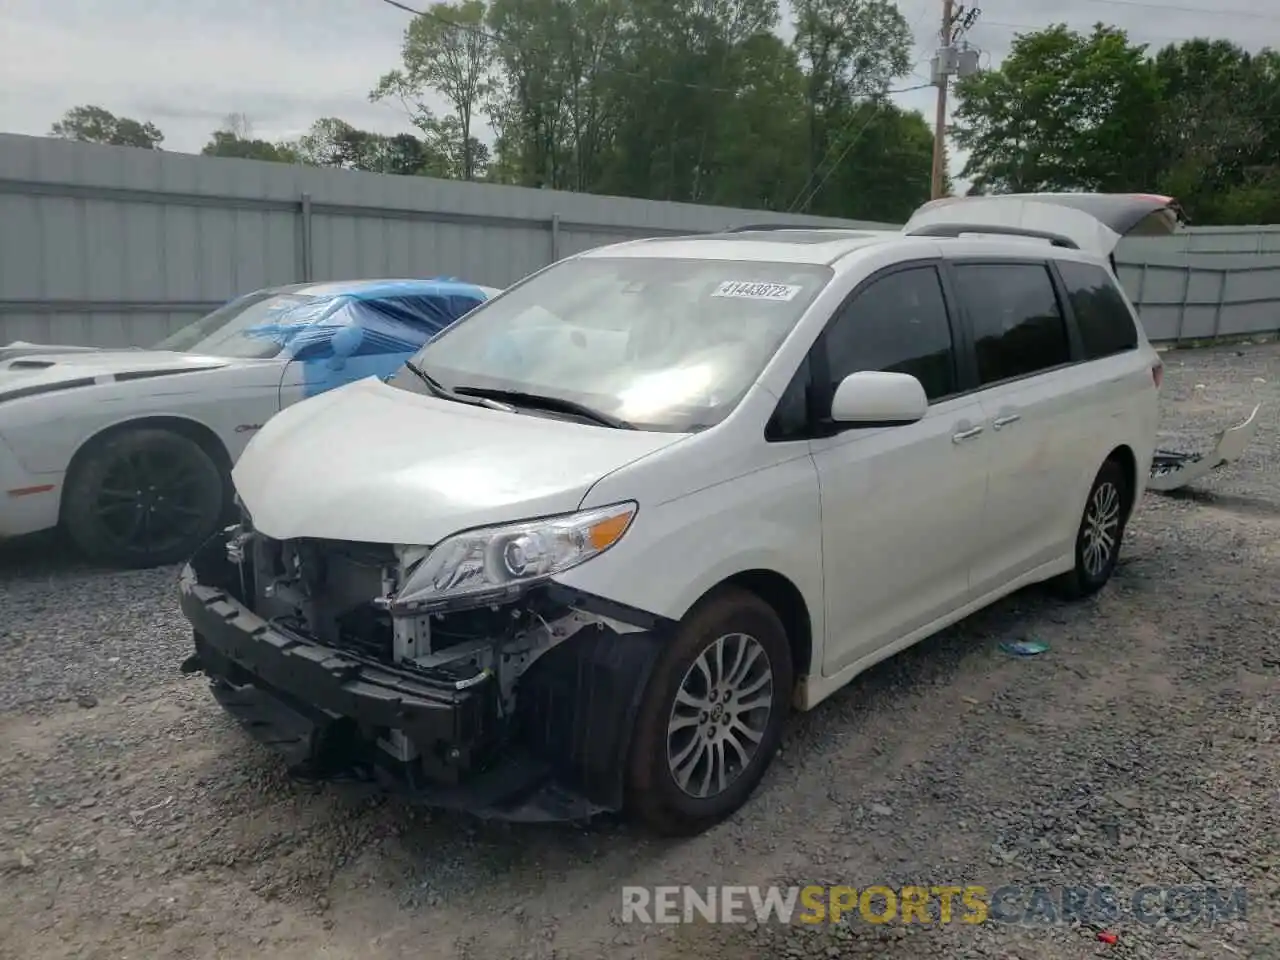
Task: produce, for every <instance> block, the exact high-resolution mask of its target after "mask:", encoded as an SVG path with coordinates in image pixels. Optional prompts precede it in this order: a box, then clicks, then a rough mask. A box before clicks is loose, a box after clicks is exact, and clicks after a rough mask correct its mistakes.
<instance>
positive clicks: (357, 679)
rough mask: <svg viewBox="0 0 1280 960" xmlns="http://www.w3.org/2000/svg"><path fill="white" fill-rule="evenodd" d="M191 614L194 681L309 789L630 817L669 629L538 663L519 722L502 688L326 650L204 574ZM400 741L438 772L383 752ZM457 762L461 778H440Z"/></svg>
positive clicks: (475, 810) (503, 811)
mask: <svg viewBox="0 0 1280 960" xmlns="http://www.w3.org/2000/svg"><path fill="white" fill-rule="evenodd" d="M580 600H581V602H582V605H583V607H590V606H593V605H594V604H593V603H592V602H591V598H580ZM180 602H181V605H182V609H183V612H184V614H185V615H186V616H187V618H188V620H190V621H191V624H192V627H193V629H194V632H195V645H196V652H195V655H194V656H193V657H192V658H190V659H189V660H188V661H187V662H186V663H185V664H184V665H183V670H184V672H195V671H197V670H198V671H201V672H203V673H205V674H206V675H207V676H209V677H210V678H211V679H212V680H213V681H214V694H215V696H216V697H217V698H218V700H219V702H220V703H221V704H222V705H223V707H224V708H225V709H226V710H227V711H228V712H229V713H231V714H232V715H233V716H234V717H236V719H237V720H239V721H240V722H241V724H242V725H243V726H244V727H245V729H246V730H248V732H249V733H250V734H251V735H253V736H254V737H255V738H256V739H258V740H259V741H261V742H263V743H266V744H267V745H269V746H271V747H272V748H273V749H275V750H277V751H278V752H280V753H282V754H283V755H284V756H285V757H286V758H287V760H288V761H289V763H290V764H291V766H292V767H293V769H294V771H295V772H297V773H300V774H302V775H305V776H306V777H308V778H309V779H316V780H335V779H337V780H341V779H358V780H365V781H372V782H376V783H378V784H379V785H381V786H383V787H385V788H388V789H390V790H393V791H394V792H397V793H400V794H403V795H405V796H407V797H409V798H410V799H412V800H414V801H417V802H420V803H423V804H426V805H429V806H433V807H443V808H452V809H459V810H465V811H467V812H469V813H471V814H473V815H476V816H479V817H484V818H494V819H504V820H513V821H547V820H570V819H579V818H585V817H589V816H591V815H593V814H596V813H600V812H604V811H616V810H620V809H621V807H622V793H623V771H624V769H625V757H626V755H627V751H628V748H629V746H630V735H631V727H632V724H633V721H634V717H635V713H636V710H637V708H638V704H639V701H640V697H641V695H642V693H643V690H644V687H645V684H646V683H647V680H648V676H649V671H650V669H651V666H652V663H653V662H654V660H655V658H656V655H657V651H658V649H659V647H660V644H661V643H662V642H664V638H665V634H666V629H665V627H664V626H663V625H662V624H661V623H658V622H652V621H651V622H649V623H647V624H646V629H639V630H634V631H624V632H618V631H616V630H614V629H612V628H611V627H609V626H608V625H607V623H606V622H605V621H604V620H601V621H600V622H598V623H596V624H595V626H594V627H593V628H589V629H582V630H580V631H579V632H578V633H577V634H575V635H574V636H572V637H570V638H569V639H568V640H566V641H565V642H564V643H562V644H560V645H559V646H557V647H555V648H554V649H552V650H550V651H548V652H547V653H545V654H544V655H543V656H542V657H541V658H540V659H539V660H537V661H535V662H534V663H533V664H532V666H531V667H530V668H529V669H528V670H527V672H526V673H525V674H524V675H523V676H522V677H521V678H520V681H519V684H520V686H519V693H518V696H517V700H516V709H515V712H514V714H513V715H511V716H509V717H502V716H500V708H499V702H498V697H497V695H496V692H497V691H496V684H495V683H483V684H473V685H462V686H460V685H459V684H458V683H456V682H454V681H452V680H451V679H450V678H449V677H448V676H440V677H437V676H433V675H432V674H431V673H430V671H424V672H419V671H416V670H409V669H399V668H397V667H391V666H388V665H386V664H382V663H378V662H374V661H371V660H369V659H367V658H364V657H361V656H359V655H356V654H353V653H351V652H348V651H346V650H339V649H335V648H332V647H327V646H324V645H322V644H320V643H317V642H315V641H314V640H313V639H311V638H309V637H306V636H302V635H300V634H298V633H295V632H293V631H291V630H289V629H288V628H286V627H283V626H280V625H278V624H275V623H268V622H267V621H265V620H263V619H262V618H261V617H258V616H257V615H256V614H254V613H253V612H252V611H251V610H249V609H248V608H247V607H245V606H244V605H243V604H242V603H240V602H239V601H238V600H237V599H236V598H235V597H234V596H233V595H232V594H231V593H230V592H228V591H226V590H223V589H220V588H219V587H217V586H212V585H206V584H202V583H200V582H199V579H198V577H197V574H196V573H195V570H194V569H193V568H192V567H191V566H188V567H187V568H186V569H185V570H184V571H183V573H182V576H181V582H180ZM609 612H610V613H611V614H618V613H623V614H625V613H626V611H625V610H623V611H619V610H618V609H615V608H612V607H610V608H609ZM388 731H400V732H401V733H403V734H404V735H405V736H407V737H408V738H409V739H411V740H412V741H413V742H414V743H415V744H416V745H417V746H418V747H419V749H420V750H421V752H422V754H423V755H424V756H425V757H428V758H430V759H431V760H432V761H433V765H432V766H430V767H426V766H424V765H423V763H422V762H421V761H410V762H400V761H396V760H395V759H394V758H390V757H388V756H387V755H386V754H385V752H384V751H381V750H378V749H377V748H376V747H375V744H376V742H377V741H378V739H379V738H381V737H385V735H386V734H387V732H388ZM451 763H452V764H455V765H456V767H457V776H456V777H448V776H445V777H441V776H439V775H438V774H439V772H440V771H441V769H442V767H441V764H444V765H445V766H448V765H449V764H451ZM446 772H447V771H446Z"/></svg>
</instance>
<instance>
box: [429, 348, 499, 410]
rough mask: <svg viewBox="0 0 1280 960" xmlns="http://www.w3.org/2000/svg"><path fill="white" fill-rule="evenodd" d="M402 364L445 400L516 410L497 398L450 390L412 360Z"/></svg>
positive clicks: (492, 408)
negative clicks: (468, 395)
mask: <svg viewBox="0 0 1280 960" xmlns="http://www.w3.org/2000/svg"><path fill="white" fill-rule="evenodd" d="M404 365H405V367H407V368H408V370H409V372H410V373H412V374H413V375H414V376H415V377H417V378H418V379H419V380H421V381H422V382H423V383H424V384H425V385H426V387H427V389H428V390H430V391H431V392H432V393H433V394H435V395H436V396H437V397H441V398H443V399H445V400H452V401H453V402H454V403H465V404H468V405H469V406H472V407H488V408H489V409H490V410H501V411H503V412H504V413H515V412H516V408H515V407H513V406H511V404H509V403H499V402H498V401H497V400H494V399H492V398H489V397H478V396H470V397H464V396H463V395H462V394H460V393H458V392H457V391H456V390H450V389H449V388H448V387H446V386H445V385H444V384H443V383H441V382H440V381H439V380H437V379H436V378H435V377H433V376H431V374H429V373H427V371H425V370H423V369H422V368H421V367H420V366H418V365H417V364H416V363H414V362H413V361H412V360H406V361H405V362H404Z"/></svg>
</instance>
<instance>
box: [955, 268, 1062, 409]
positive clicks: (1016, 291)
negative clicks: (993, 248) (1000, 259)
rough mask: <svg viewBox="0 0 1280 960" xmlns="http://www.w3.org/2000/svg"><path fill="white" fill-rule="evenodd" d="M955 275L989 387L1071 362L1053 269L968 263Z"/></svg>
mask: <svg viewBox="0 0 1280 960" xmlns="http://www.w3.org/2000/svg"><path fill="white" fill-rule="evenodd" d="M955 273H956V284H957V288H958V290H959V294H960V298H961V300H962V301H963V302H964V304H965V306H966V308H967V309H968V312H969V317H970V320H971V322H972V323H973V342H974V348H975V350H976V352H977V359H978V377H979V379H980V380H981V381H982V382H983V383H984V384H985V383H995V382H997V381H999V380H1008V379H1010V378H1012V377H1022V376H1026V375H1027V374H1030V373H1036V372H1037V371H1039V370H1047V369H1048V368H1050V367H1056V366H1058V365H1059V364H1063V363H1067V362H1069V361H1070V360H1071V345H1070V341H1069V340H1068V339H1067V325H1066V322H1065V321H1064V319H1063V316H1062V310H1061V308H1059V306H1058V296H1057V294H1056V293H1055V292H1054V289H1053V280H1052V279H1051V277H1050V275H1049V270H1048V268H1047V267H1045V266H1043V265H1040V264H1025V263H969V264H963V263H962V264H957V265H956V267H955Z"/></svg>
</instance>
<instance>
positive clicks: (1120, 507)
mask: <svg viewBox="0 0 1280 960" xmlns="http://www.w3.org/2000/svg"><path fill="white" fill-rule="evenodd" d="M1132 500H1133V492H1132V490H1131V489H1130V488H1129V480H1128V477H1127V476H1126V475H1125V472H1124V469H1123V468H1122V467H1121V466H1120V464H1119V463H1117V462H1116V461H1115V460H1107V461H1106V462H1104V463H1103V464H1102V469H1100V470H1099V471H1098V475H1097V476H1096V477H1095V478H1094V480H1093V486H1091V487H1090V488H1089V496H1088V497H1087V498H1086V499H1085V503H1084V512H1083V514H1082V515H1081V517H1080V526H1079V528H1078V529H1077V531H1076V548H1075V557H1076V565H1075V568H1074V569H1073V570H1071V571H1070V572H1068V573H1065V574H1063V575H1062V576H1060V577H1058V578H1057V579H1056V580H1055V581H1054V582H1053V586H1054V588H1055V590H1056V591H1057V592H1058V594H1059V595H1061V596H1062V597H1063V598H1064V599H1067V600H1082V599H1084V598H1085V597H1090V596H1092V595H1093V594H1095V593H1097V592H1098V591H1099V590H1101V589H1102V588H1103V587H1104V586H1106V585H1107V581H1109V580H1110V579H1111V575H1112V574H1113V573H1114V572H1115V569H1116V563H1117V562H1118V561H1119V559H1120V547H1121V544H1122V543H1123V541H1124V528H1125V525H1126V524H1127V523H1128V521H1129V513H1130V509H1131V507H1132Z"/></svg>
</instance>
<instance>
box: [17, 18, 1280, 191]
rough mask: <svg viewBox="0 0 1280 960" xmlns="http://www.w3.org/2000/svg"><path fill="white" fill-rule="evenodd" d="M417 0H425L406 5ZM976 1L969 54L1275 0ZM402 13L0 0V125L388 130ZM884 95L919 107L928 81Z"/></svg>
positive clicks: (265, 132) (1243, 36)
mask: <svg viewBox="0 0 1280 960" xmlns="http://www.w3.org/2000/svg"><path fill="white" fill-rule="evenodd" d="M418 3H425V0H413V2H410V4H409V5H410V6H415V5H418ZM784 5H785V0H784ZM976 5H977V6H979V7H980V8H981V10H982V18H981V20H980V21H979V23H978V25H977V26H976V27H975V28H974V29H973V31H972V32H971V33H970V35H969V39H970V41H971V42H972V43H973V44H974V45H975V46H977V47H979V48H980V49H982V50H983V51H984V52H985V53H984V57H983V62H984V65H987V64H991V63H994V64H998V63H999V62H1000V60H1001V58H1002V57H1003V56H1004V54H1005V52H1006V51H1007V50H1008V48H1009V44H1010V42H1011V41H1012V39H1013V35H1014V33H1015V32H1016V31H1017V30H1018V29H1019V28H1021V29H1023V30H1035V29H1038V28H1040V27H1043V26H1046V25H1048V24H1049V23H1052V22H1061V21H1065V22H1066V23H1068V24H1070V25H1071V26H1073V27H1076V28H1082V29H1087V28H1088V27H1089V26H1090V25H1091V24H1093V23H1094V22H1096V21H1098V20H1102V21H1105V22H1108V23H1114V24H1116V25H1118V26H1120V27H1123V28H1125V29H1126V30H1128V31H1129V32H1130V35H1131V36H1132V37H1133V38H1134V39H1135V40H1140V41H1143V42H1148V43H1151V44H1152V45H1154V46H1163V45H1165V44H1167V43H1169V42H1173V41H1178V40H1183V39H1186V38H1189V37H1194V36H1210V37H1221V38H1226V39H1230V40H1233V41H1235V42H1237V43H1239V44H1242V45H1243V46H1245V47H1247V48H1249V49H1254V50H1256V49H1259V48H1261V47H1263V46H1268V45H1269V46H1273V47H1280V0H1169V2H1167V3H1160V2H1159V0H985V2H979V3H977V4H976ZM899 6H900V8H901V9H902V12H903V14H904V16H906V17H907V20H908V22H910V23H911V25H912V27H913V28H914V29H915V35H916V39H917V49H916V56H917V58H919V60H920V63H919V65H918V66H917V68H916V73H917V76H915V77H909V78H905V79H904V80H902V81H901V82H900V83H899V86H903V87H905V86H910V85H912V84H915V83H919V82H921V81H922V79H927V76H928V70H929V62H928V61H929V57H930V56H931V55H932V50H933V47H934V46H935V44H936V40H935V37H936V31H937V29H938V25H939V24H938V21H939V20H940V17H941V0H899ZM1181 8H1190V9H1189V10H1188V9H1181ZM1192 11H1199V12H1192ZM406 21H407V15H406V14H403V13H401V12H400V11H398V10H396V9H394V8H392V7H390V6H388V5H386V4H384V3H381V2H379V0H112V2H110V3H108V2H104V0H0V38H3V41H4V43H3V47H4V53H3V56H0V130H4V131H9V132H14V133H26V134H35V135H44V134H46V133H47V132H48V130H49V125H50V124H51V123H52V122H53V121H55V120H57V119H58V118H59V117H60V116H61V115H62V113H63V112H64V111H65V110H66V109H67V108H68V107H71V106H74V105H77V104H84V103H94V104H97V105H99V106H103V107H105V108H107V109H108V110H111V111H112V112H114V113H118V114H124V115H127V116H131V117H134V118H136V119H140V120H150V121H152V122H154V123H155V124H156V125H157V126H158V127H160V129H161V130H162V131H164V134H165V138H166V139H165V142H164V147H165V149H167V150H176V151H192V152H194V151H199V149H200V147H201V146H203V145H204V144H205V143H206V142H207V141H208V139H209V134H210V132H211V131H212V130H214V129H215V128H217V127H218V126H219V125H220V122H221V120H222V118H224V117H225V116H226V115H227V114H230V113H243V114H246V115H247V116H248V117H249V119H250V121H251V123H252V128H253V133H254V135H255V136H258V137H262V138H264V139H270V140H276V139H282V138H288V137H294V136H296V135H298V134H300V133H302V132H303V131H304V130H305V129H306V128H307V127H308V126H309V125H310V124H311V122H312V121H313V120H315V119H316V118H318V117H321V116H338V117H341V118H343V119H344V120H346V121H348V122H349V123H351V124H354V125H355V126H358V127H362V128H364V129H369V130H376V131H380V132H384V133H395V132H399V131H402V130H406V129H408V123H407V120H406V117H405V114H404V112H403V110H402V109H401V108H400V107H399V106H398V105H395V104H372V103H369V101H368V98H367V94H368V91H369V90H370V89H371V88H372V87H373V86H374V84H375V83H376V82H377V80H378V78H379V76H380V75H381V74H382V73H383V72H385V71H386V70H388V69H391V68H392V67H394V66H395V65H396V64H397V62H398V60H399V49H400V41H401V37H402V35H403V31H404V27H405V25H406ZM898 99H899V101H900V102H901V103H902V104H903V105H904V106H906V107H909V108H912V109H918V110H922V111H924V112H925V115H926V116H927V117H930V118H931V117H932V115H933V113H932V111H933V103H934V92H933V90H931V89H927V90H920V91H916V92H913V93H908V94H903V95H901V96H900V97H898ZM486 139H487V137H486ZM958 161H959V158H953V164H952V166H953V168H954V167H955V166H956V163H957V162H958Z"/></svg>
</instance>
